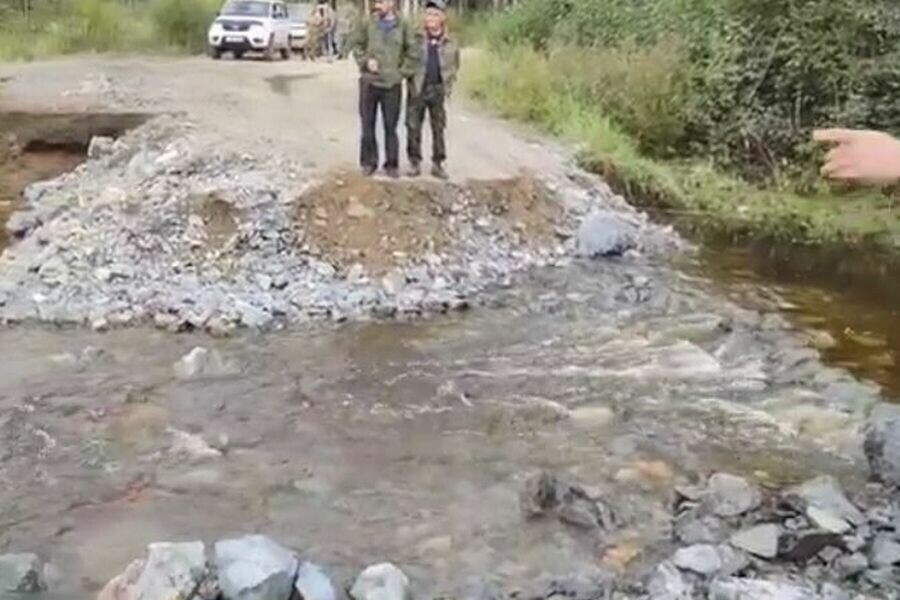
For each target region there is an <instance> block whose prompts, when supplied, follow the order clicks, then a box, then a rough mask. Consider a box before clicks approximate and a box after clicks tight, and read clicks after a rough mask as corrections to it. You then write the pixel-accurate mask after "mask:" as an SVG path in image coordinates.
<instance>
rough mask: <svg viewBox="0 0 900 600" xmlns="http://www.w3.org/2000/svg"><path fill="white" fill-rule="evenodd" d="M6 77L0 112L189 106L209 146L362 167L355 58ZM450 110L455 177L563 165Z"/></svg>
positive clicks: (539, 145) (162, 64)
mask: <svg viewBox="0 0 900 600" xmlns="http://www.w3.org/2000/svg"><path fill="white" fill-rule="evenodd" d="M0 81H5V83H4V84H3V87H2V88H0V89H2V94H0V111H3V110H6V111H9V110H29V111H65V112H69V111H76V112H77V111H106V110H114V111H148V112H176V113H184V114H186V115H188V116H189V117H190V118H191V119H192V120H193V121H195V122H196V123H197V124H198V126H199V127H198V133H199V134H202V135H205V136H210V138H211V139H210V141H211V143H229V144H233V145H234V147H235V149H238V150H241V151H246V152H250V153H254V154H258V153H268V152H276V153H278V154H279V156H282V157H292V158H295V159H297V160H298V161H299V162H302V163H304V164H305V165H306V166H315V167H320V168H322V169H330V168H334V167H340V166H353V165H355V164H356V156H357V140H358V135H359V124H358V118H357V112H356V111H357V94H358V92H357V78H356V70H355V64H353V63H352V62H350V61H345V62H340V63H333V64H327V63H324V62H318V63H310V62H306V61H302V60H299V59H295V60H291V61H288V62H275V63H266V62H262V61H257V60H243V61H234V60H228V59H225V60H222V61H213V60H211V59H208V58H204V57H193V58H144V57H135V58H112V57H76V58H65V59H60V60H56V61H49V62H41V63H34V64H27V65H19V64H15V65H11V64H7V65H0ZM457 96H460V95H459V94H457ZM450 113H451V114H450V124H449V145H450V153H451V159H450V161H449V162H450V164H449V168H450V170H451V173H452V175H453V176H454V178H456V179H460V180H462V179H471V178H474V179H487V178H497V177H507V176H511V175H515V174H517V173H518V172H520V171H521V170H522V169H525V170H530V171H534V172H547V171H550V170H554V169H555V168H556V167H558V166H560V165H561V164H562V163H563V162H565V157H564V153H563V152H562V151H560V150H559V149H558V148H553V147H551V146H550V145H549V144H547V143H546V142H545V141H542V140H541V141H536V140H528V139H527V137H525V136H523V135H521V134H520V133H517V132H516V131H515V130H514V129H513V127H512V126H510V125H508V124H505V123H502V122H500V121H499V120H497V119H492V118H490V117H488V116H485V115H484V114H480V113H478V111H476V110H473V109H472V108H471V107H470V106H467V105H466V103H465V101H464V100H462V99H461V98H459V97H455V98H454V99H453V101H452V108H451V111H450ZM0 118H2V116H0ZM401 129H402V127H401ZM426 135H427V134H426ZM404 144H405V142H404ZM428 144H430V142H429V141H428V138H427V137H426V148H428V147H429V146H428Z"/></svg>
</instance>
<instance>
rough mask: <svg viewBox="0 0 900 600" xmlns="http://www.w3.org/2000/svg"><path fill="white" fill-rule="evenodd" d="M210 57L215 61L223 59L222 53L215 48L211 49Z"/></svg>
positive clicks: (211, 47)
mask: <svg viewBox="0 0 900 600" xmlns="http://www.w3.org/2000/svg"><path fill="white" fill-rule="evenodd" d="M209 56H210V57H211V58H212V59H213V60H219V59H220V58H222V51H221V50H219V49H218V48H216V47H215V46H210V47H209Z"/></svg>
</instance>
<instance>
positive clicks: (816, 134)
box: [813, 129, 856, 144]
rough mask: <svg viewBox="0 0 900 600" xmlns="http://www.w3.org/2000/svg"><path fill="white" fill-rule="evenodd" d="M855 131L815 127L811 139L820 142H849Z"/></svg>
mask: <svg viewBox="0 0 900 600" xmlns="http://www.w3.org/2000/svg"><path fill="white" fill-rule="evenodd" d="M855 133H856V132H855V131H853V130H852V129H816V130H815V131H813V139H814V140H815V141H817V142H820V143H834V144H842V143H844V142H849V141H850V140H851V139H852V138H853V136H854V134H855Z"/></svg>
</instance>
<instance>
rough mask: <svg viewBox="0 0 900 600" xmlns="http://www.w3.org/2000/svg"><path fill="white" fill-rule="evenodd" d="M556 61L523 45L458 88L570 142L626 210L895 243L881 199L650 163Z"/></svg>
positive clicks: (475, 68)
mask: <svg viewBox="0 0 900 600" xmlns="http://www.w3.org/2000/svg"><path fill="white" fill-rule="evenodd" d="M555 60H556V58H555V55H548V54H546V53H543V52H540V51H536V50H534V49H531V48H525V47H518V48H515V49H509V48H507V49H506V50H505V51H504V52H502V53H499V52H494V51H490V52H482V53H480V54H479V55H478V56H477V59H476V60H474V61H473V60H470V61H469V62H468V63H467V68H466V70H465V71H463V75H464V79H463V83H464V85H465V87H466V88H467V89H468V91H469V92H470V93H471V94H472V95H473V96H474V97H475V98H476V99H479V100H482V101H484V102H486V103H487V104H489V105H490V106H492V107H494V108H495V109H497V110H498V111H499V112H500V113H501V114H502V115H503V116H506V117H510V118H515V119H519V120H523V121H526V122H529V123H532V124H535V125H537V126H538V127H540V128H541V129H543V130H545V131H547V132H549V133H552V134H554V135H558V136H561V137H563V138H565V139H567V140H569V141H571V142H574V143H575V144H576V145H577V146H576V147H577V148H578V153H579V157H580V159H581V161H582V163H583V164H584V165H585V166H586V167H587V168H589V169H590V170H592V171H594V172H597V173H599V174H601V175H602V176H603V177H604V179H606V180H607V181H608V182H609V183H610V184H611V185H612V186H613V187H614V188H616V189H617V190H618V191H619V192H621V193H623V194H624V195H625V196H626V197H627V198H629V199H630V200H631V201H632V202H635V203H639V204H643V205H645V206H646V205H650V206H653V207H654V208H656V209H660V210H663V211H666V212H669V213H670V214H672V215H674V216H675V217H676V219H677V220H678V221H679V222H681V223H682V224H684V225H685V226H689V227H693V228H695V229H696V230H697V231H698V232H699V233H710V234H719V233H724V234H727V235H730V236H735V237H744V236H752V237H757V238H766V239H776V240H779V241H786V242H792V243H803V244H810V243H822V242H836V241H846V242H858V241H863V240H866V241H875V242H884V243H889V244H892V243H893V241H892V240H893V239H894V236H897V235H900V221H898V219H897V218H896V215H894V214H893V204H892V203H891V202H886V201H885V200H884V198H883V197H882V196H881V195H880V194H879V193H877V192H876V193H870V194H868V195H864V196H861V195H858V194H857V195H855V196H852V197H847V196H842V195H836V194H834V193H833V192H832V191H830V190H828V188H825V187H820V188H817V189H816V190H815V193H811V194H810V195H802V196H801V195H798V194H797V193H795V192H794V191H792V190H791V189H788V188H785V187H779V186H776V185H769V186H767V187H764V188H763V187H758V186H756V185H754V184H751V183H748V182H746V181H744V180H742V179H740V178H737V177H735V176H733V175H729V174H725V173H723V172H722V171H721V170H720V169H718V168H716V165H715V164H714V163H713V162H712V161H710V160H708V159H699V158H691V159H683V158H681V159H668V160H660V159H658V158H652V157H649V156H647V155H646V153H645V152H644V151H642V149H641V148H640V146H639V144H637V143H636V140H635V138H634V137H633V136H632V135H631V134H630V133H629V132H626V131H625V130H624V129H623V127H621V126H620V125H619V123H618V122H617V119H613V118H612V117H611V116H610V115H609V114H608V113H607V112H606V111H603V110H598V109H597V106H596V104H595V103H594V101H593V100H592V99H591V98H590V97H589V96H588V95H585V94H582V93H581V92H579V91H578V90H574V91H573V89H572V88H571V87H566V86H562V85H559V83H560V79H562V78H564V77H569V76H571V75H570V74H566V75H562V74H561V72H560V69H559V66H558V63H556V62H555ZM558 78H559V79H558ZM837 207H840V208H839V209H838V208H837Z"/></svg>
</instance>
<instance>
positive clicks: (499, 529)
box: [0, 261, 863, 597]
mask: <svg viewBox="0 0 900 600" xmlns="http://www.w3.org/2000/svg"><path fill="white" fill-rule="evenodd" d="M708 289H711V288H710V284H709V282H705V281H702V280H697V279H694V278H687V277H684V276H682V275H679V274H678V272H676V271H672V270H671V269H670V268H669V267H667V266H665V265H654V264H643V263H637V264H631V263H618V262H614V261H613V262H608V263H598V264H592V265H584V266H581V267H573V268H571V269H564V270H556V271H548V272H540V273H537V274H534V276H532V277H530V278H528V279H527V280H525V281H522V282H520V285H518V286H517V287H516V288H515V290H509V291H506V292H502V293H498V296H497V302H496V304H497V305H496V306H495V307H493V308H488V309H480V310H478V311H474V312H472V313H471V314H461V315H456V316H453V317H445V318H440V319H437V320H433V321H429V322H420V323H409V324H399V323H386V324H374V323H373V324H359V325H345V326H340V327H335V328H331V327H323V328H321V329H317V330H304V331H295V332H282V333H277V334H268V335H261V336H255V335H250V334H247V335H244V336H241V337H238V338H234V339H228V340H214V339H210V338H206V337H202V336H196V335H182V336H173V335H170V334H165V333H161V332H157V331H149V330H127V331H114V332H111V333H108V334H94V333H89V332H85V331H50V330H47V329H31V328H16V329H10V330H6V331H2V332H0V403H2V408H3V411H2V413H0V414H2V419H0V437H2V440H0V441H2V444H0V447H2V448H3V454H2V455H0V550H11V549H17V550H36V551H38V552H39V553H41V554H43V555H45V556H47V557H49V558H51V559H52V560H53V561H54V562H55V563H56V564H57V565H58V566H59V567H60V568H61V569H63V571H64V573H65V574H66V576H67V577H68V578H69V581H70V582H71V585H73V586H75V587H76V588H77V589H79V590H81V591H82V592H83V593H84V594H85V597H88V595H89V594H90V593H91V592H93V591H94V590H96V589H97V587H98V586H99V585H100V584H101V583H102V582H103V581H105V580H106V579H107V578H108V577H110V576H112V575H114V574H115V573H117V572H118V571H119V570H121V569H122V568H123V567H124V566H125V564H126V563H127V562H128V560H129V559H130V558H132V557H136V556H139V555H140V554H141V553H142V550H143V547H144V546H145V545H146V544H147V543H148V542H150V541H154V540H161V539H176V540H185V539H197V538H200V539H206V540H214V539H216V538H221V537H222V536H224V535H228V534H236V533H241V532H256V531H260V532H264V533H268V534H271V535H272V536H273V537H275V538H277V539H279V540H281V541H282V542H284V543H286V544H289V545H291V546H294V547H296V548H298V549H301V550H302V551H303V552H304V554H306V555H307V556H309V557H310V558H313V559H315V560H317V561H319V562H321V563H323V564H325V565H326V566H327V567H328V568H329V569H332V570H333V571H334V572H335V573H337V575H338V577H339V578H346V577H349V576H350V575H351V574H352V573H353V572H354V571H356V570H358V569H359V568H360V567H362V566H364V565H365V564H367V563H371V562H377V561H380V560H393V561H396V562H397V563H398V564H400V565H401V566H403V567H404V568H405V569H406V570H407V571H408V572H409V573H410V574H411V576H412V577H413V578H414V580H415V581H416V584H417V585H418V586H419V589H421V590H423V591H427V593H428V594H440V593H448V592H451V591H453V589H452V588H453V585H454V584H455V583H457V582H459V581H460V580H461V578H463V577H464V576H466V575H472V576H477V575H488V576H491V577H494V578H497V579H498V580H500V581H501V582H502V583H503V584H504V586H505V587H507V588H508V587H510V586H513V587H515V586H517V585H524V586H527V585H528V584H529V583H530V582H537V581H541V580H542V578H547V577H565V576H566V575H568V574H570V573H578V574H581V575H590V574H594V573H596V572H597V571H598V568H599V566H600V565H603V564H605V562H604V561H606V562H607V563H608V562H609V561H610V560H611V559H610V558H609V557H610V556H619V555H620V554H616V553H615V552H613V553H612V554H610V552H611V550H612V549H614V548H622V547H625V548H629V549H634V551H635V552H639V551H641V550H643V551H644V552H643V553H639V554H638V555H637V557H636V558H635V559H634V562H633V563H632V565H631V568H635V569H639V566H640V565H641V564H642V562H644V561H651V560H652V559H653V558H658V556H657V555H658V554H659V553H660V552H663V551H664V549H665V547H666V540H667V539H668V529H667V523H668V520H667V519H668V513H667V511H666V506H667V503H668V498H669V493H670V491H671V487H672V485H674V483H675V482H685V481H691V480H693V479H695V478H696V477H698V476H699V475H700V474H704V473H708V472H710V471H712V470H716V469H727V470H731V471H736V472H740V473H745V474H748V475H752V476H754V477H757V478H759V479H761V480H762V481H764V482H782V481H793V480H796V479H799V478H802V477H804V476H806V475H808V474H809V473H810V472H818V471H822V470H824V471H827V472H830V473H836V474H839V475H843V476H845V477H847V478H849V480H850V481H853V480H854V479H857V480H858V479H859V478H860V477H862V473H863V470H862V469H861V468H860V466H859V464H858V462H855V461H856V458H855V456H853V455H851V458H849V459H848V458H845V457H846V456H847V455H846V454H844V451H845V450H846V448H847V447H848V446H850V447H852V445H853V444H854V443H855V437H854V436H853V427H854V425H855V424H856V423H858V421H859V419H860V418H861V417H860V415H853V414H850V415H847V414H844V413H843V412H829V411H827V410H825V409H822V408H817V407H815V406H814V405H815V404H817V403H818V400H817V399H816V398H815V397H810V396H808V394H811V393H812V390H814V389H816V388H817V387H820V388H821V387H823V386H825V384H827V383H828V382H831V383H834V382H841V381H843V382H845V383H846V382H847V381H849V379H847V378H846V377H844V376H842V375H841V374H840V373H837V372H832V371H830V370H829V369H827V368H825V367H822V366H815V367H814V368H813V370H812V375H811V378H810V381H809V382H808V383H803V384H801V385H798V384H796V383H793V382H794V381H796V380H797V377H801V376H797V377H794V376H785V374H788V375H789V372H790V370H791V368H793V367H787V366H785V365H787V364H789V363H790V362H791V361H789V360H785V361H781V360H780V359H778V358H777V357H779V356H787V355H789V354H790V353H792V352H797V351H799V350H800V348H801V346H800V345H799V344H798V343H797V341H796V340H795V336H794V335H793V334H792V333H791V332H790V331H787V330H784V329H783V327H782V325H781V324H779V322H778V320H777V319H773V318H771V317H763V316H760V315H759V314H757V313H754V312H749V311H744V310H742V309H740V308H738V307H736V306H733V305H730V304H727V303H723V302H722V300H721V298H720V297H718V296H716V295H714V294H710V293H707V291H706V290H708ZM195 345H203V346H205V347H207V348H210V349H215V350H216V351H218V352H220V353H221V355H222V357H223V359H224V361H225V362H226V363H227V364H228V370H229V374H225V375H221V376H217V377H209V378H202V379H199V380H189V381H184V380H181V379H178V378H177V377H175V376H174V374H173V368H172V366H173V363H174V362H175V361H176V360H178V358H179V357H181V356H182V355H184V354H185V353H186V352H188V351H189V350H190V349H191V348H192V347H193V346H195ZM772 357H776V358H774V359H773V358H772ZM782 362H783V364H782ZM802 377H807V376H806V375H805V374H804V375H802ZM813 379H816V381H819V380H821V383H822V385H819V384H818V383H815V382H813V381H812V380H813ZM804 407H805V412H803V411H801V412H802V414H800V415H799V417H798V413H797V410H798V409H800V408H804ZM858 408H859V409H860V411H861V410H862V409H863V407H862V406H860V407H858ZM818 415H821V416H818ZM791 423H792V424H793V425H790V424H791ZM175 431H178V432H186V433H192V434H196V435H199V436H200V437H201V438H202V439H204V440H206V441H207V442H208V443H210V444H212V445H213V446H215V447H218V448H220V449H221V451H222V452H223V455H222V456H221V457H211V458H205V457H203V456H200V455H196V454H192V452H196V451H190V450H189V451H188V452H187V455H185V454H184V453H179V452H178V450H177V449H178V445H179V442H178V440H179V439H182V438H183V433H176V432H175ZM201 454H202V453H201ZM191 456H194V458H191ZM542 468H547V469H552V470H556V471H559V472H567V473H571V474H574V475H576V476H577V477H578V478H579V479H581V480H582V481H583V482H585V484H586V485H589V486H591V487H592V488H594V489H596V490H599V491H600V492H601V493H602V494H603V495H604V496H605V498H606V499H607V501H608V502H609V504H610V505H611V506H612V507H614V509H615V510H616V512H617V513H618V515H619V519H620V521H621V522H622V523H623V528H622V529H621V531H619V532H618V533H616V534H615V535H613V536H611V537H609V538H605V539H602V540H597V539H594V538H592V537H591V536H588V535H583V534H580V533H579V532H577V531H572V530H569V529H566V528H564V527H561V526H560V525H559V524H558V523H555V522H550V521H547V522H537V523H527V522H525V521H524V520H523V518H522V517H521V515H520V513H519V511H518V508H517V490H518V489H519V487H520V485H521V483H522V481H523V478H524V477H526V476H527V475H529V474H531V473H533V472H535V471H536V470H538V469H542ZM626 556H630V552H629V553H626ZM612 562H613V563H615V561H614V560H613V561H612Z"/></svg>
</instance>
